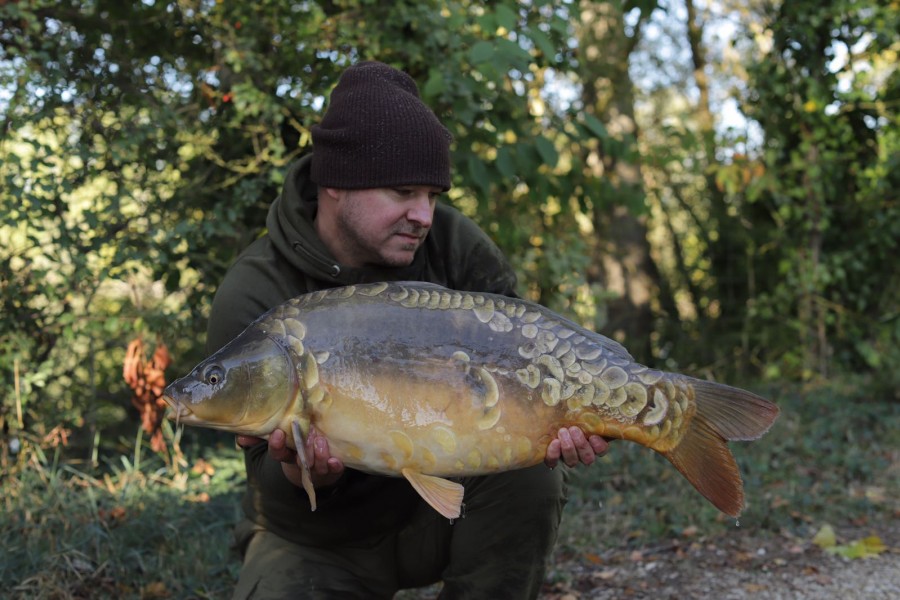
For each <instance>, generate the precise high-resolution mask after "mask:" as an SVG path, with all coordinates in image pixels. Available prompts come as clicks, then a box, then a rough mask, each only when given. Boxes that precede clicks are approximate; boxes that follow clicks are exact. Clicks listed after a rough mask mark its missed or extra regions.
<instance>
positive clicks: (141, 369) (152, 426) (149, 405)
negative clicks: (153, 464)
mask: <svg viewBox="0 0 900 600" xmlns="http://www.w3.org/2000/svg"><path fill="white" fill-rule="evenodd" d="M171 362H172V359H171V357H170V356H169V349H168V348H167V347H166V345H165V344H164V343H162V342H158V343H157V344H156V349H155V350H154V352H153V356H152V357H151V358H150V359H149V360H147V358H146V351H145V349H144V340H143V339H142V338H141V337H140V336H138V337H137V338H135V339H133V340H132V341H131V342H130V343H129V344H128V350H126V352H125V361H124V363H123V365H122V376H123V377H124V378H125V383H127V384H128V386H129V387H130V388H131V389H132V390H133V391H134V396H132V398H131V403H132V404H133V405H134V407H135V408H137V409H138V411H139V412H140V414H141V427H143V429H144V431H145V432H147V434H148V435H150V436H151V438H150V447H151V448H153V450H154V451H155V452H162V451H163V450H165V448H166V443H165V441H164V440H163V436H162V430H160V428H159V425H160V423H161V422H162V419H163V415H164V414H165V410H166V403H165V402H164V401H163V399H162V393H163V390H164V389H165V387H166V376H165V370H166V367H167V366H169V363H171Z"/></svg>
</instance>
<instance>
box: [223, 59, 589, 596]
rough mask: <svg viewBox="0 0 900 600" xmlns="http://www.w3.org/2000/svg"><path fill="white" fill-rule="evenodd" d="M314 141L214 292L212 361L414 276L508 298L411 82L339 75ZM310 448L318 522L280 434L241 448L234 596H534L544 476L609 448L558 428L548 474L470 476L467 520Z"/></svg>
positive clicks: (435, 124) (371, 71) (560, 494)
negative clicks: (288, 309) (276, 314)
mask: <svg viewBox="0 0 900 600" xmlns="http://www.w3.org/2000/svg"><path fill="white" fill-rule="evenodd" d="M312 136H313V153H312V155H311V156H306V157H304V158H302V159H301V160H300V161H299V162H297V163H296V164H295V165H294V166H293V167H292V168H291V170H290V171H289V173H288V175H287V180H286V182H285V185H284V189H283V192H282V194H281V196H280V197H279V198H277V199H276V200H275V202H274V203H273V204H272V207H271V209H270V210H269V215H268V219H267V226H268V233H267V235H265V236H264V237H262V238H260V239H259V240H257V241H256V242H255V243H253V244H252V245H251V246H250V247H249V248H247V249H246V250H245V251H244V252H243V253H242V254H241V256H240V257H239V258H238V260H237V261H236V263H235V264H234V265H233V266H232V268H231V269H230V270H229V272H228V274H227V275H226V277H225V280H224V281H223V283H222V285H221V286H220V288H219V291H218V293H217V294H216V298H215V301H214V302H213V308H212V314H211V316H210V322H209V332H208V342H207V344H208V347H209V350H210V351H213V350H216V349H218V348H220V347H221V346H223V345H224V344H225V343H226V342H228V341H229V340H230V339H232V338H233V337H234V336H236V335H237V334H238V333H240V332H241V331H242V330H243V329H244V327H246V326H247V325H248V324H250V323H251V322H252V321H253V320H255V319H256V318H257V317H258V316H259V315H261V314H262V313H263V312H265V311H266V310H268V309H270V308H272V307H273V306H276V305H278V304H280V303H282V302H283V301H285V300H287V299H289V298H292V297H294V296H297V295H300V294H303V293H307V292H313V291H316V290H320V289H323V288H329V287H334V286H339V285H350V284H355V283H365V282H374V281H389V280H393V281H401V280H418V281H428V282H433V283H438V284H441V285H444V286H447V287H450V288H454V289H458V290H469V291H483V292H493V293H498V294H505V295H508V296H513V295H514V294H515V289H514V288H515V281H516V278H515V274H514V273H513V271H512V269H511V268H510V266H509V265H508V264H507V262H506V260H505V259H504V257H503V256H502V255H501V253H500V251H499V249H498V248H497V247H496V246H495V245H494V244H493V243H492V242H491V241H490V239H489V238H488V237H487V235H485V234H484V232H482V231H481V230H480V229H478V227H477V226H476V225H475V224H474V223H473V222H472V221H470V220H469V219H467V218H465V217H464V216H462V215H461V214H460V213H459V212H457V211H456V210H454V209H452V208H450V207H449V206H446V205H443V204H438V203H437V197H438V196H439V195H440V194H441V193H442V192H444V191H446V190H448V189H449V188H450V142H451V136H450V133H449V132H448V131H447V130H446V129H445V128H444V127H443V125H441V123H440V122H439V121H438V119H437V118H436V117H435V115H434V114H433V113H432V112H431V111H430V110H429V109H428V108H427V107H426V106H425V105H424V104H423V103H422V101H421V100H420V99H419V95H418V89H417V87H416V84H415V82H414V81H413V80H412V79H411V78H410V77H409V76H408V75H407V74H405V73H403V72H401V71H398V70H396V69H393V68H392V67H389V66H387V65H385V64H382V63H378V62H363V63H360V64H357V65H355V66H352V67H350V68H348V69H347V70H346V71H345V72H344V74H343V75H342V77H341V79H340V81H339V82H338V85H337V86H336V87H335V89H334V91H333V93H332V95H331V99H330V103H329V106H328V109H327V112H326V114H325V116H324V117H323V119H322V122H321V123H320V124H319V125H318V126H315V127H313V128H312ZM308 438H309V439H308V440H307V447H306V449H305V451H306V452H307V456H308V459H309V464H310V467H311V472H312V475H313V483H314V485H315V486H316V495H317V497H318V499H319V506H318V509H317V510H316V511H315V512H312V511H311V510H310V506H309V501H308V499H307V496H306V494H305V493H304V492H303V490H302V489H301V488H300V487H299V486H300V473H299V469H298V467H297V466H296V461H295V458H296V457H295V455H294V453H293V452H292V451H290V450H289V449H287V448H285V446H284V439H285V436H284V434H283V432H280V431H276V432H274V433H273V434H272V435H271V436H270V438H269V440H268V443H264V442H263V441H262V440H260V439H257V438H249V437H245V436H239V437H238V444H239V445H241V446H242V447H244V448H245V450H246V452H245V459H246V466H247V484H248V485H247V493H246V495H245V498H244V501H243V508H244V512H245V515H246V518H245V519H244V520H243V521H242V522H241V523H240V524H239V525H238V527H237V531H236V535H237V539H238V545H239V547H240V548H241V550H242V552H243V554H244V564H243V567H242V570H241V574H240V579H239V581H238V585H237V589H236V590H235V598H251V597H252V598H360V599H369V598H390V597H392V596H393V594H394V593H395V592H396V591H397V590H398V589H402V588H407V587H418V586H423V585H427V584H430V583H433V582H436V581H443V587H442V592H441V597H442V598H490V599H496V598H515V599H524V598H534V597H536V596H537V594H538V592H539V590H540V586H541V583H542V580H543V575H544V570H545V566H546V562H547V558H548V555H549V553H550V551H551V550H552V547H553V544H554V542H555V539H556V533H557V528H558V525H559V520H560V516H561V511H562V508H563V505H564V504H565V493H564V484H563V475H562V473H561V472H560V470H553V469H552V467H553V466H555V465H556V464H557V462H558V461H559V460H560V459H562V460H563V461H564V462H565V463H566V464H568V465H570V466H573V465H575V464H577V463H578V462H579V461H580V462H582V463H584V464H590V463H591V462H593V460H594V458H595V456H596V455H598V454H602V453H603V452H605V451H606V442H605V441H604V440H603V439H602V438H600V437H597V436H592V437H591V439H590V440H588V439H585V436H584V434H583V433H582V432H581V430H580V429H578V428H574V427H573V428H571V429H564V430H561V431H560V432H559V434H558V439H556V440H554V441H553V442H552V443H551V444H550V446H549V448H548V450H547V456H546V466H545V465H539V466H537V467H532V468H530V469H523V470H519V471H512V472H507V473H500V474H496V475H490V476H483V477H471V478H466V479H465V480H463V481H462V483H463V485H464V486H465V490H466V495H465V514H464V515H463V517H462V518H460V519H458V520H456V521H455V522H452V523H451V522H449V521H448V520H447V519H445V518H443V517H441V516H440V515H439V514H438V513H437V512H435V511H434V510H433V509H432V508H431V507H429V506H428V505H426V504H425V503H424V502H423V501H422V500H421V499H420V498H419V497H418V495H417V494H416V493H415V492H414V491H413V489H412V487H411V486H410V485H409V483H407V482H406V481H405V480H403V479H399V478H390V477H379V476H373V475H368V474H364V473H361V472H358V471H355V470H352V469H344V466H343V464H342V463H341V461H340V460H339V459H338V458H336V457H332V456H331V455H330V453H329V450H328V440H327V439H326V438H325V437H324V436H322V435H320V434H318V433H316V432H315V431H313V432H311V434H310V435H309V436H308ZM548 466H549V467H551V468H547V467H548Z"/></svg>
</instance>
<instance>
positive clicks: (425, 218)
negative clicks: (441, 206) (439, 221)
mask: <svg viewBox="0 0 900 600" xmlns="http://www.w3.org/2000/svg"><path fill="white" fill-rule="evenodd" d="M406 218H407V219H409V220H410V221H412V222H413V223H415V224H416V225H418V226H420V227H431V221H432V219H433V218H434V202H433V201H432V199H431V197H430V195H429V194H428V193H427V192H422V193H421V194H418V195H417V196H416V198H415V200H414V201H413V203H412V205H411V206H410V207H409V210H408V211H407V213H406Z"/></svg>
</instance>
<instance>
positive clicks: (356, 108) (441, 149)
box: [311, 62, 453, 190]
mask: <svg viewBox="0 0 900 600" xmlns="http://www.w3.org/2000/svg"><path fill="white" fill-rule="evenodd" d="M452 139H453V138H452V136H451V135H450V132H449V131H447V129H446V128H445V127H444V126H443V125H441V122H440V121H438V119H437V117H436V116H435V115H434V113H433V112H431V109H429V108H428V107H427V106H425V104H424V103H423V102H422V101H421V100H420V99H419V90H418V88H417V87H416V82H415V81H413V79H412V77H410V76H409V75H407V74H406V73H404V72H402V71H398V70H397V69H394V68H393V67H389V66H388V65H386V64H384V63H380V62H361V63H357V64H355V65H353V66H352V67H350V68H348V69H347V70H346V71H344V73H343V74H342V75H341V78H340V80H339V81H338V84H337V86H335V88H334V90H333V91H332V92H331V102H330V103H329V105H328V110H327V111H326V112H325V116H324V117H323V118H322V121H321V123H319V124H318V125H314V126H313V127H312V140H313V157H312V174H311V176H312V180H313V182H315V183H317V184H318V185H321V186H325V187H333V188H338V189H363V188H378V187H392V186H402V185H429V186H434V187H439V188H441V189H443V190H448V189H450V141H451V140H452Z"/></svg>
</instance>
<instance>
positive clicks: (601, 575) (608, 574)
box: [591, 569, 619, 581]
mask: <svg viewBox="0 0 900 600" xmlns="http://www.w3.org/2000/svg"><path fill="white" fill-rule="evenodd" d="M618 574H619V572H618V570H617V569H604V570H603V571H594V572H593V573H591V577H593V578H595V579H602V580H603V581H609V580H610V579H614V578H615V577H616V575H618Z"/></svg>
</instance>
